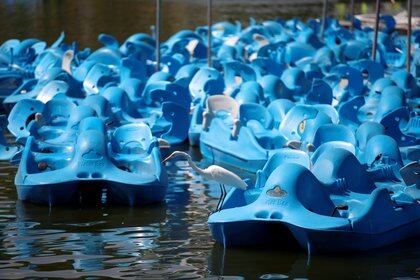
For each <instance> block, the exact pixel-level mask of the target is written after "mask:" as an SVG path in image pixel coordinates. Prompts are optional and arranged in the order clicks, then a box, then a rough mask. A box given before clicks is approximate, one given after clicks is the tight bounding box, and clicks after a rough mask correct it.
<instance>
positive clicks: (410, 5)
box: [406, 0, 413, 73]
mask: <svg viewBox="0 0 420 280" xmlns="http://www.w3.org/2000/svg"><path fill="white" fill-rule="evenodd" d="M412 10H413V1H412V0H407V20H408V26H407V65H406V66H407V72H408V73H410V66H411V15H412Z"/></svg>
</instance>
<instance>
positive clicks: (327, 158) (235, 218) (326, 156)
mask: <svg viewBox="0 0 420 280" xmlns="http://www.w3.org/2000/svg"><path fill="white" fill-rule="evenodd" d="M384 137H387V136H384ZM387 139H388V141H391V142H393V141H394V140H393V139H392V138H390V137H388V138H387ZM394 143H395V141H394ZM383 144H384V146H382V147H381V149H376V150H374V149H372V152H371V153H370V155H369V156H370V157H373V158H374V159H375V158H376V160H374V162H372V163H371V164H369V165H362V164H360V162H359V161H358V160H357V158H356V157H355V155H354V154H353V153H351V152H349V151H348V150H346V149H341V148H335V147H332V148H331V149H329V150H326V151H325V152H324V153H322V155H320V156H319V157H318V159H317V160H316V162H315V163H314V164H313V167H312V168H311V169H309V167H308V166H305V161H301V160H300V161H299V160H298V159H299V157H298V156H296V159H295V160H293V158H290V159H289V158H287V160H283V161H282V160H281V158H282V156H278V157H277V158H274V157H273V158H272V160H270V161H269V162H268V163H267V165H266V166H265V167H264V168H263V169H262V170H261V172H260V174H259V176H258V177H257V183H256V185H255V187H250V188H249V189H248V190H246V191H242V190H239V189H232V190H231V191H230V192H229V193H228V195H227V197H226V199H225V201H224V204H223V205H222V210H221V211H219V212H215V213H213V214H212V215H211V216H210V217H209V220H208V223H209V227H210V230H211V232H212V235H213V238H214V239H215V240H216V241H217V242H219V243H221V244H224V246H252V245H261V244H281V243H282V242H283V241H282V240H283V237H284V236H286V235H289V234H290V233H291V234H292V235H293V236H294V237H295V239H296V240H297V242H298V243H299V244H300V245H301V247H302V248H304V249H306V250H307V251H308V253H309V254H310V253H314V252H341V251H360V250H370V249H374V248H378V247H382V246H386V245H390V244H393V243H396V242H399V241H402V240H404V239H407V238H410V237H414V236H418V235H420V204H419V200H420V189H419V180H418V176H417V175H416V174H418V171H419V168H420V167H419V164H418V162H413V163H411V164H410V165H407V166H405V167H404V168H401V170H398V169H397V170H395V168H391V167H390V166H395V165H394V163H396V162H397V161H398V159H396V158H395V156H397V157H398V155H399V153H398V149H396V150H395V151H387V150H389V149H387V148H386V145H387V143H386V141H384V143H383ZM375 147H377V146H375ZM371 148H372V147H371ZM385 151H387V154H383V155H382V156H380V153H383V152H385ZM378 152H379V154H378ZM378 157H380V159H379V160H378ZM279 159H280V160H279ZM300 159H302V158H300ZM273 162H275V163H274V164H273ZM390 163H391V164H390Z"/></svg>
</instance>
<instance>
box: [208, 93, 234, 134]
mask: <svg viewBox="0 0 420 280" xmlns="http://www.w3.org/2000/svg"><path fill="white" fill-rule="evenodd" d="M238 114H239V105H238V102H237V101H236V100H235V99H233V98H232V97H230V96H227V95H212V96H209V97H208V98H207V101H206V111H205V112H204V115H203V129H207V128H208V127H209V126H210V122H211V120H212V119H213V118H217V117H220V118H223V119H226V118H230V119H232V122H233V121H234V120H236V119H237V118H238Z"/></svg>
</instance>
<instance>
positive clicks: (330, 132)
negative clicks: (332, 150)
mask: <svg viewBox="0 0 420 280" xmlns="http://www.w3.org/2000/svg"><path fill="white" fill-rule="evenodd" d="M332 141H342V142H346V143H349V144H351V145H353V146H355V145H356V138H355V136H354V133H353V131H352V130H351V129H350V128H348V127H347V126H344V125H341V124H324V125H321V126H320V127H319V128H318V129H317V130H316V132H315V136H314V139H313V145H314V146H315V148H318V147H319V146H321V145H322V144H324V143H327V142H332Z"/></svg>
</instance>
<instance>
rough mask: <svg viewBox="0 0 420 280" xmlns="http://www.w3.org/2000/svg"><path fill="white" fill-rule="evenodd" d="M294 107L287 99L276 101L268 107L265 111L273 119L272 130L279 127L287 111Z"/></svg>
mask: <svg viewBox="0 0 420 280" xmlns="http://www.w3.org/2000/svg"><path fill="white" fill-rule="evenodd" d="M294 106H295V103H293V102H292V101H290V100H289V99H276V100H274V101H272V102H271V103H270V104H269V105H268V107H267V110H268V112H270V114H271V116H272V117H273V121H274V124H273V126H274V128H278V127H279V126H280V123H281V121H282V120H283V119H284V117H285V116H286V114H287V112H289V110H290V109H291V108H293V107H294Z"/></svg>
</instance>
